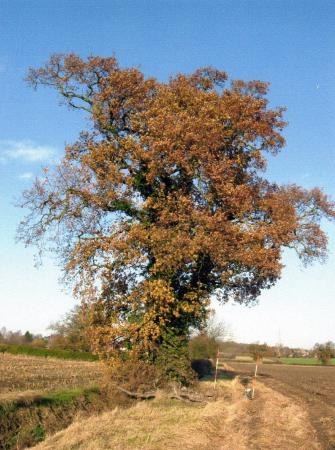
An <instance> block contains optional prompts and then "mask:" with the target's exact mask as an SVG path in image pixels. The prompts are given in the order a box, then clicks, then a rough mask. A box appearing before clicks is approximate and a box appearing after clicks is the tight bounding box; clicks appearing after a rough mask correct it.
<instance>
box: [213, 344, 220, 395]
mask: <svg viewBox="0 0 335 450" xmlns="http://www.w3.org/2000/svg"><path fill="white" fill-rule="evenodd" d="M218 367H219V349H218V351H217V353H216V364H215V377H214V389H216V381H217V379H218Z"/></svg>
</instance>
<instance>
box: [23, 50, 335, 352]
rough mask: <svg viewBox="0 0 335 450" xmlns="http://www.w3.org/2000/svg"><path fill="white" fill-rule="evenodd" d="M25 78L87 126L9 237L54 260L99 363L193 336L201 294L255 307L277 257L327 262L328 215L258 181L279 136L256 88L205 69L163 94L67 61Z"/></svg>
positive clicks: (131, 72) (115, 71) (280, 124)
mask: <svg viewBox="0 0 335 450" xmlns="http://www.w3.org/2000/svg"><path fill="white" fill-rule="evenodd" d="M28 80H29V82H30V83H31V84H32V86H34V87H37V86H38V85H45V86H51V87H52V88H54V89H55V90H56V91H57V92H58V93H59V94H60V96H61V98H62V99H63V101H64V102H65V103H66V104H67V105H68V106H69V107H70V108H71V109H80V110H84V111H85V112H86V113H87V115H88V117H89V119H90V121H91V127H89V128H88V129H87V130H86V131H83V132H82V133H81V135H80V137H79V139H78V141H77V142H75V143H74V144H72V145H68V146H67V147H66V149H65V156H64V158H63V159H62V160H61V162H60V163H59V164H58V165H57V167H56V168H55V169H52V170H50V171H47V170H46V171H45V174H44V176H43V177H42V178H40V179H36V181H35V182H34V184H33V186H32V187H31V188H30V189H29V190H27V191H25V192H24V194H23V200H22V206H23V207H25V208H28V210H29V214H28V215H27V217H26V219H25V220H24V221H23V222H22V224H21V226H20V228H19V237H20V238H21V239H22V240H23V241H25V242H26V244H37V245H39V246H40V249H44V248H48V249H49V250H50V249H51V250H52V251H55V252H57V254H58V255H59V256H60V258H61V261H62V264H63V268H64V271H65V274H66V276H67V278H68V279H69V280H71V281H72V282H73V283H74V292H75V294H76V295H77V296H79V297H80V298H81V299H82V300H83V301H84V302H85V304H86V305H89V306H88V307H89V308H90V318H91V336H92V339H93V342H94V345H95V348H96V349H97V350H98V351H99V352H100V353H101V354H102V355H108V356H109V357H115V358H117V357H121V356H122V355H124V352H125V351H126V350H127V351H128V352H129V353H130V354H136V355H139V357H141V358H147V359H149V360H152V361H154V360H155V358H156V357H157V352H158V349H159V347H160V346H161V344H162V343H163V341H168V340H169V336H174V337H179V338H180V339H181V341H182V340H183V339H185V338H186V339H187V337H188V334H189V330H190V328H191V327H193V328H201V326H203V322H204V321H205V319H206V314H207V311H208V305H209V299H210V296H212V295H215V296H216V297H217V298H218V299H220V300H221V301H222V302H225V301H228V300H229V299H231V300H233V301H236V302H239V303H244V304H250V303H252V302H254V301H256V300H257V298H258V296H259V295H260V293H261V291H262V290H263V289H266V288H269V287H271V286H273V285H274V284H275V282H276V281H277V280H278V279H279V277H280V274H281V270H282V267H283V265H282V262H281V256H282V250H283V248H284V247H288V248H293V249H295V250H296V252H297V253H298V255H299V257H300V258H301V259H302V260H303V261H304V262H305V263H309V262H310V261H312V260H313V259H319V258H321V259H322V258H323V257H324V256H325V254H326V250H327V237H326V235H325V233H324V232H323V231H322V230H321V228H320V221H321V219H322V218H323V217H326V218H334V217H335V207H334V204H333V203H332V202H330V201H329V199H328V198H327V196H326V195H325V194H324V193H323V192H322V191H321V190H319V189H317V188H315V189H312V190H305V189H303V188H301V187H299V186H296V185H289V186H279V185H278V184H275V183H271V182H269V181H268V180H267V179H266V178H265V170H266V155H267V153H271V154H273V155H275V154H277V152H278V151H279V150H280V149H281V148H282V147H283V146H284V138H283V136H282V134H281V132H282V130H283V128H284V127H285V125H286V124H285V122H284V120H283V113H284V108H277V109H272V108H270V107H269V105H268V100H267V98H266V95H267V90H268V84H267V83H263V82H260V81H250V82H244V81H241V80H234V81H229V80H228V76H227V74H226V73H225V72H222V71H219V70H216V69H214V68H212V67H206V68H202V69H198V70H196V71H195V72H194V73H193V74H190V75H185V74H178V75H176V76H174V77H171V78H170V79H169V81H168V82H165V83H163V82H159V81H158V80H156V79H154V78H145V77H144V75H143V73H142V72H141V71H140V70H138V69H137V68H121V67H120V66H119V64H118V62H117V60H116V58H115V57H110V58H100V57H89V58H87V59H85V60H84V59H81V58H80V57H79V56H76V55H74V54H69V55H54V56H52V57H51V59H50V60H49V62H48V63H47V64H46V65H45V66H44V67H42V68H39V69H31V70H30V72H29V75H28Z"/></svg>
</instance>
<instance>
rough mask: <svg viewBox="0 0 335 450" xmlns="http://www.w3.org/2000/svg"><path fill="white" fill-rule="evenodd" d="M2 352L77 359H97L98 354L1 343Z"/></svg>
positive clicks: (0, 351)
mask: <svg viewBox="0 0 335 450" xmlns="http://www.w3.org/2000/svg"><path fill="white" fill-rule="evenodd" d="M0 353H10V354H11V355H29V356H40V357H45V358H47V357H49V358H59V359H71V360H77V361H97V360H98V356H96V355H93V354H92V353H89V352H77V351H73V350H53V349H47V348H36V347H32V346H30V345H13V344H0Z"/></svg>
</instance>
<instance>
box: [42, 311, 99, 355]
mask: <svg viewBox="0 0 335 450" xmlns="http://www.w3.org/2000/svg"><path fill="white" fill-rule="evenodd" d="M49 329H50V330H52V331H53V334H52V335H51V336H50V337H49V346H50V347H53V348H60V349H71V350H80V351H89V350H90V344H89V339H88V336H87V314H85V311H84V310H83V308H81V306H79V305H77V306H75V307H74V308H73V309H72V310H71V311H70V312H68V313H67V314H66V315H65V316H64V317H63V318H62V319H61V320H59V321H57V322H54V323H52V324H50V325H49Z"/></svg>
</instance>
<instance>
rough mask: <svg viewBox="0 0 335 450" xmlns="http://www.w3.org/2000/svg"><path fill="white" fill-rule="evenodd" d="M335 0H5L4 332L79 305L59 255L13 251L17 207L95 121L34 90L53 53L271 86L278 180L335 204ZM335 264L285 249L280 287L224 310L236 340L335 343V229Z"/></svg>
mask: <svg viewBox="0 0 335 450" xmlns="http://www.w3.org/2000/svg"><path fill="white" fill-rule="evenodd" d="M334 23H335V2H334V1H333V0H329V1H326V0H318V1H315V0H312V1H309V0H303V1H302V0H294V1H292V0H281V1H280V0H277V1H276V0H245V1H238V0H232V1H224V0H222V1H214V0H211V1H210V0H202V1H201V0H193V1H187V0H165V1H160V0H132V1H127V0H120V1H116V0H106V1H105V0H71V1H68V0H29V1H28V0H21V1H19V0H8V1H7V0H0V33H1V39H0V86H1V106H0V124H1V126H0V172H1V177H0V187H1V190H0V204H1V217H0V243H1V254H0V327H1V326H6V327H7V328H9V329H22V330H26V329H29V330H31V331H33V332H45V330H46V327H47V326H48V324H49V323H50V321H52V320H56V319H57V318H59V316H60V315H61V314H63V313H64V312H66V311H67V310H69V309H70V308H71V307H72V306H73V305H74V300H73V299H72V298H71V295H70V294H69V293H65V292H63V290H62V285H61V284H59V283H58V279H59V277H60V275H61V272H60V270H59V269H58V268H57V266H56V265H55V263H54V262H53V261H52V260H51V259H50V258H45V260H44V265H43V267H42V268H39V269H36V268H34V258H33V253H34V252H33V250H32V249H25V248H24V247H23V246H22V245H21V244H15V241H14V236H15V228H16V226H17V224H18V222H19V220H20V218H22V214H23V211H22V210H20V209H18V208H15V207H14V206H13V203H14V201H15V198H17V197H18V196H19V195H20V192H21V191H22V190H23V189H24V188H25V187H27V186H29V183H31V178H32V177H33V176H35V175H36V174H38V173H39V172H40V170H41V166H43V165H46V164H47V165H48V164H51V163H52V161H55V160H57V158H59V157H60V156H61V154H62V151H63V148H64V144H65V143H70V142H73V141H74V140H75V139H76V137H77V135H78V132H79V131H80V130H81V129H83V128H85V126H86V122H85V117H84V116H83V115H81V114H80V113H78V112H73V111H69V110H67V108H66V107H64V106H60V105H59V100H58V99H57V97H56V95H55V94H54V93H53V92H51V91H48V90H44V89H40V90H38V91H37V92H34V91H33V90H32V89H31V88H29V87H28V86H27V84H26V83H25V82H24V80H23V79H24V76H25V74H26V71H27V68H28V67H29V66H34V67H36V66H39V65H42V64H43V63H44V62H45V61H46V60H47V59H48V57H49V56H50V55H51V54H52V53H55V52H61V53H66V52H72V51H74V52H76V53H78V54H80V55H81V56H87V55H90V54H95V55H99V56H109V55H111V54H113V53H115V54H116V56H117V57H118V59H119V61H120V63H121V65H124V66H133V65H136V66H139V67H140V68H141V69H142V70H143V71H144V73H145V74H146V75H153V76H156V77H157V78H158V79H159V80H166V79H167V78H168V77H169V75H171V74H174V73H176V72H190V71H192V70H194V69H195V68H197V67H199V66H204V65H213V66H216V67H217V68H219V69H222V70H226V71H227V72H228V73H229V74H230V75H231V76H232V77H233V78H242V79H246V80H247V79H260V80H264V81H270V82H271V91H270V100H271V105H272V106H278V105H284V106H287V108H288V111H287V113H286V119H287V120H288V121H289V127H288V128H287V130H286V131H285V136H286V138H287V146H286V148H285V149H284V150H283V151H282V153H281V154H280V156H278V157H276V158H274V159H271V161H269V176H270V177H271V178H272V179H274V180H276V181H278V182H280V183H290V182H296V183H298V184H301V185H303V186H305V187H312V186H315V185H317V186H320V187H322V188H323V189H324V190H325V191H326V192H327V193H329V194H330V195H331V196H332V197H333V198H334V199H335V181H334V174H335V172H334V166H335V162H334V161H335V160H334V153H335V152H334V145H335V144H334V143H335V126H334V124H335V120H334V119H335V77H334V75H335V74H334V72H335V71H334V69H335V28H334ZM325 228H326V229H327V232H328V233H329V236H330V255H329V259H328V261H327V262H326V264H324V265H320V264H314V265H313V266H312V267H309V268H307V269H304V268H302V267H301V265H300V263H299V261H298V260H297V258H296V257H295V256H294V255H293V254H291V253H285V256H284V262H285V264H286V268H285V270H284V272H283V277H282V279H281V281H280V282H279V283H278V284H277V285H276V286H275V287H274V288H273V289H271V290H269V291H267V292H265V293H264V294H263V295H262V297H261V299H260V302H259V305H257V306H256V307H253V308H246V307H240V306H237V305H225V306H222V307H218V311H219V315H220V317H222V318H223V319H224V320H225V321H226V322H228V323H229V324H230V326H231V330H232V333H233V335H234V338H235V339H236V340H239V341H244V342H252V341H257V340H259V341H267V342H268V343H276V342H277V341H278V340H279V338H280V339H281V342H282V343H283V344H288V345H291V346H305V347H309V346H312V345H313V344H314V343H315V342H323V341H326V340H330V339H331V340H335V281H334V280H335V233H334V232H335V226H334V225H330V224H325Z"/></svg>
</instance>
